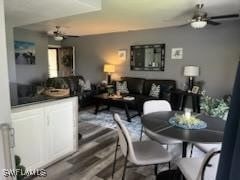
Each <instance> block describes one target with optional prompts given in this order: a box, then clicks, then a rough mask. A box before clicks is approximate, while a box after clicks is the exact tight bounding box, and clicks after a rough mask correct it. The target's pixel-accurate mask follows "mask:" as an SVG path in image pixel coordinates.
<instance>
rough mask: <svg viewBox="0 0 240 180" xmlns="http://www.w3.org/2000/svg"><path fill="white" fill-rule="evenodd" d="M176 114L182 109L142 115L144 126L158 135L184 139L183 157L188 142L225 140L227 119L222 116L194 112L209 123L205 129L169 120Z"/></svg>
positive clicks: (180, 112)
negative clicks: (183, 125) (185, 126)
mask: <svg viewBox="0 0 240 180" xmlns="http://www.w3.org/2000/svg"><path fill="white" fill-rule="evenodd" d="M175 114H183V112H182V111H162V112H154V113H149V114H146V115H143V116H142V124H143V127H144V128H146V129H148V130H150V131H151V132H152V133H154V134H155V135H156V137H157V135H161V136H165V137H169V138H173V139H177V140H181V141H182V144H183V146H182V157H186V155H187V145H188V143H206V144H207V143H209V144H212V143H221V142H222V140H223V134H224V127H225V121H224V120H223V119H221V118H217V117H210V116H207V115H204V114H193V115H195V116H197V118H198V119H200V120H202V121H204V122H206V123H207V127H206V128H204V129H183V128H180V127H177V126H174V125H172V124H170V123H169V122H168V121H169V119H170V118H171V117H173V116H175Z"/></svg>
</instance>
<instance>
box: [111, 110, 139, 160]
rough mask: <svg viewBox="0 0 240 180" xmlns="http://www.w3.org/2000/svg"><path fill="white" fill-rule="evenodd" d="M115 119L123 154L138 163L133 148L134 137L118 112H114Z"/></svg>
mask: <svg viewBox="0 0 240 180" xmlns="http://www.w3.org/2000/svg"><path fill="white" fill-rule="evenodd" d="M114 120H115V121H116V123H117V132H118V137H119V145H120V147H121V150H122V153H123V155H124V156H125V157H126V156H127V157H128V160H129V161H131V162H133V163H136V156H135V153H134V150H133V144H132V139H131V136H130V134H129V132H128V130H127V128H126V126H125V125H124V124H123V123H122V121H121V118H120V116H119V115H118V114H114Z"/></svg>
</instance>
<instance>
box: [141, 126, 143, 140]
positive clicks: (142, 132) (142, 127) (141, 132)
mask: <svg viewBox="0 0 240 180" xmlns="http://www.w3.org/2000/svg"><path fill="white" fill-rule="evenodd" d="M142 134H143V126H142V128H141V134H140V141H142Z"/></svg>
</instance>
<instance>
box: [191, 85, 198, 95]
mask: <svg viewBox="0 0 240 180" xmlns="http://www.w3.org/2000/svg"><path fill="white" fill-rule="evenodd" d="M198 91H199V87H198V86H193V88H192V93H193V94H197V93H198Z"/></svg>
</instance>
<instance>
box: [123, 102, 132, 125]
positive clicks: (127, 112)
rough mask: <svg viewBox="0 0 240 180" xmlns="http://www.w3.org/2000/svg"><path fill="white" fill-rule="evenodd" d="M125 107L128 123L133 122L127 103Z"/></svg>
mask: <svg viewBox="0 0 240 180" xmlns="http://www.w3.org/2000/svg"><path fill="white" fill-rule="evenodd" d="M124 107H125V112H126V116H127V120H128V122H131V117H130V115H129V110H128V105H127V103H125V104H124Z"/></svg>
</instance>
